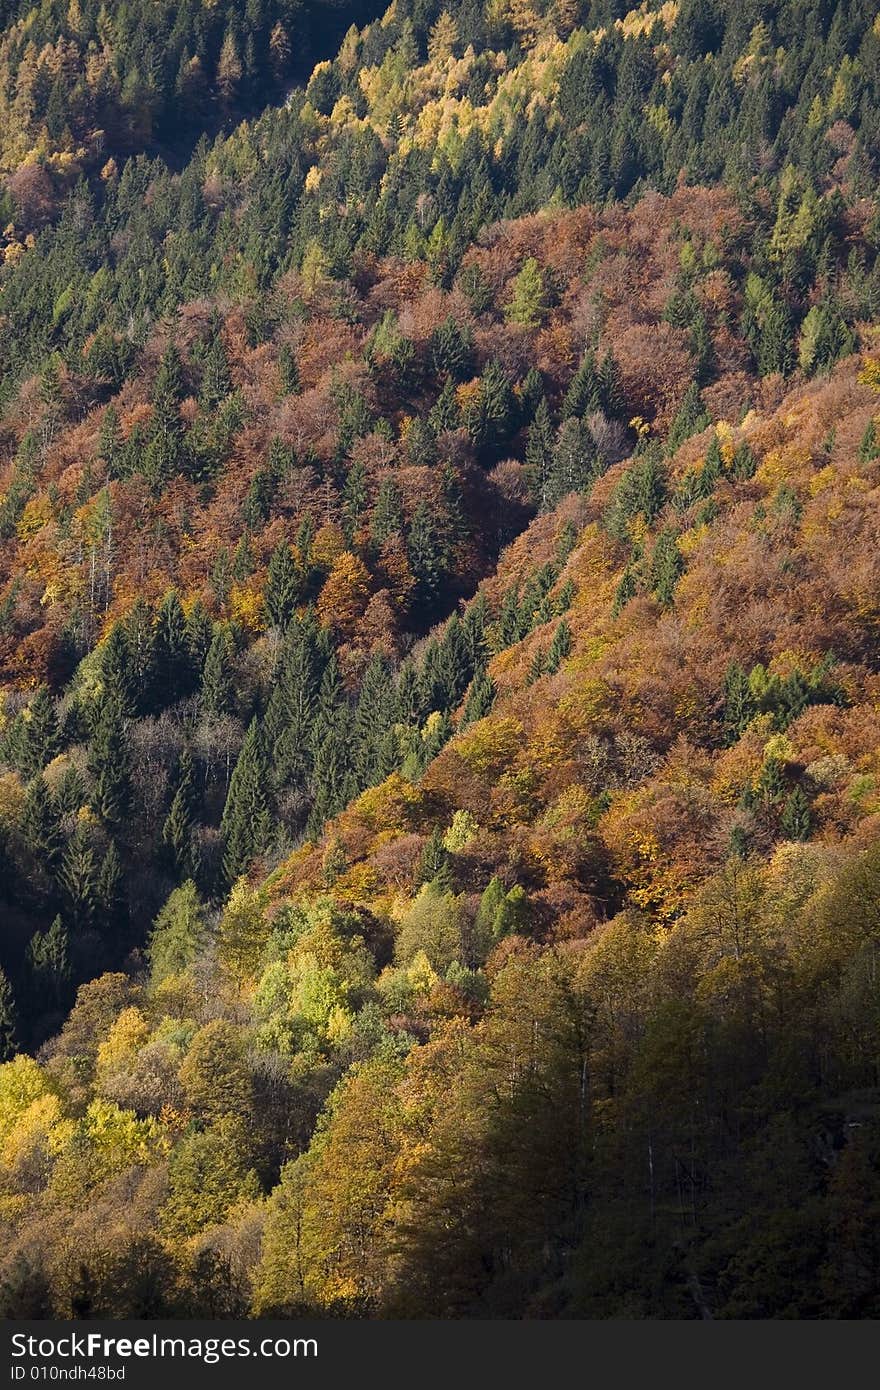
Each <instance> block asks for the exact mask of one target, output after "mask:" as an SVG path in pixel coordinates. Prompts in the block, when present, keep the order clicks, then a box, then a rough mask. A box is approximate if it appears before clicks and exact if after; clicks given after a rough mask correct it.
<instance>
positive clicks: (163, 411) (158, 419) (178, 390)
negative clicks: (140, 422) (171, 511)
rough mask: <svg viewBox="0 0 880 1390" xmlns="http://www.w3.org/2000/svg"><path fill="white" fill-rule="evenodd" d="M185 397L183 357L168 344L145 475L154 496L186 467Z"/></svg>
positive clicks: (155, 390) (158, 380)
mask: <svg viewBox="0 0 880 1390" xmlns="http://www.w3.org/2000/svg"><path fill="white" fill-rule="evenodd" d="M183 393H184V392H183V366H182V363H181V360H180V353H179V352H178V351H177V348H176V347H175V346H174V344H173V343H169V344H168V347H167V348H166V349H165V352H164V354H163V356H162V361H161V363H160V365H159V370H158V372H157V373H156V381H155V383H154V386H153V396H152V400H153V419H152V423H151V426H150V437H149V443H148V445H147V450H146V453H145V455H144V475H145V477H146V478H147V481H148V482H149V484H150V486H151V488H152V489H153V491H154V492H161V490H162V488H163V487H164V486H165V484H166V482H168V480H169V478H172V477H173V476H174V474H175V473H178V472H179V471H180V470H181V468H182V466H183V462H184V440H183V423H182V421H181V418H180V404H181V401H182V400H183Z"/></svg>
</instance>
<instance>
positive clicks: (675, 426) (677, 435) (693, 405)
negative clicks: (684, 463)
mask: <svg viewBox="0 0 880 1390" xmlns="http://www.w3.org/2000/svg"><path fill="white" fill-rule="evenodd" d="M708 424H710V417H709V412H708V411H707V410H706V408H705V406H704V405H703V402H702V400H701V399H700V388H699V386H698V385H697V383H696V382H695V381H692V382H691V384H690V386H689V387H688V388H687V390H686V391H685V393H684V395H683V396H682V399H681V405H680V406H679V407H678V414H677V415H676V417H675V419H674V420H673V422H672V428H671V429H670V431H669V435H668V437H667V440H666V452H667V453H668V454H674V453H675V451H676V449H678V448H679V446H680V445H681V444H683V443H684V442H685V440H686V439H690V437H691V435H694V434H699V433H700V431H701V430H704V429H705V428H706V426H707V425H708Z"/></svg>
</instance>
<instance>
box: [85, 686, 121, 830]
mask: <svg viewBox="0 0 880 1390" xmlns="http://www.w3.org/2000/svg"><path fill="white" fill-rule="evenodd" d="M88 769H89V775H90V777H91V781H92V792H91V805H92V809H93V810H94V812H95V814H96V815H97V816H99V817H100V819H101V820H102V821H104V822H105V823H106V824H107V825H111V826H117V825H120V824H121V823H122V822H123V821H124V820H125V817H126V814H127V812H128V807H129V800H130V796H131V778H130V768H129V757H128V746H127V741H126V735H125V727H124V722H123V717H122V711H121V709H120V706H119V704H118V702H117V701H116V700H114V699H112V698H106V697H105V699H104V700H102V702H101V708H100V713H99V715H98V718H97V721H96V724H95V729H94V732H93V733H92V737H91V740H90V742H89V752H88Z"/></svg>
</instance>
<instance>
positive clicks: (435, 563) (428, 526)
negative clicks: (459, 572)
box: [406, 498, 445, 608]
mask: <svg viewBox="0 0 880 1390" xmlns="http://www.w3.org/2000/svg"><path fill="white" fill-rule="evenodd" d="M406 549H407V556H408V558H409V564H410V569H411V570H412V573H413V576H414V578H415V581H416V584H417V585H418V591H417V592H418V599H419V602H420V603H421V604H422V605H423V606H424V607H426V608H429V607H430V606H431V604H433V602H434V600H435V599H436V597H437V594H438V592H439V589H440V584H441V582H442V579H443V574H444V570H445V564H444V555H443V546H442V543H441V540H440V534H439V530H438V527H437V523H436V521H435V518H434V513H433V512H432V510H431V508H430V507H429V506H428V503H427V502H426V501H425V500H424V498H423V499H422V501H420V502H419V503H418V505H417V507H416V509H415V511H414V512H413V516H412V521H411V522H410V525H409V531H408V533H407V538H406Z"/></svg>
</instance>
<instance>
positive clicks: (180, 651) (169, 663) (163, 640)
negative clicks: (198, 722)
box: [153, 589, 193, 708]
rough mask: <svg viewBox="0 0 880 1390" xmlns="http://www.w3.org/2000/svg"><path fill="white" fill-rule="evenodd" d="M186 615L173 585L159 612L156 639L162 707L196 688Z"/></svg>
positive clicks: (157, 683) (158, 682) (157, 675)
mask: <svg viewBox="0 0 880 1390" xmlns="http://www.w3.org/2000/svg"><path fill="white" fill-rule="evenodd" d="M187 636H188V634H187V626H186V616H185V614H184V611H183V608H182V606H181V603H180V599H179V598H178V596H177V593H176V592H175V591H174V590H173V589H172V590H170V591H169V592H168V593H167V594H166V595H165V597H164V599H163V600H162V603H161V604H160V606H159V611H158V613H157V614H156V627H155V636H154V642H153V653H154V661H155V671H156V676H155V686H156V694H157V697H158V703H159V707H160V708H164V707H165V706H166V705H172V704H175V703H176V701H178V700H180V699H182V698H183V697H184V696H185V695H187V694H189V692H190V690H191V688H192V680H193V668H192V661H191V655H190V646H189V642H188V640H187Z"/></svg>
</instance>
